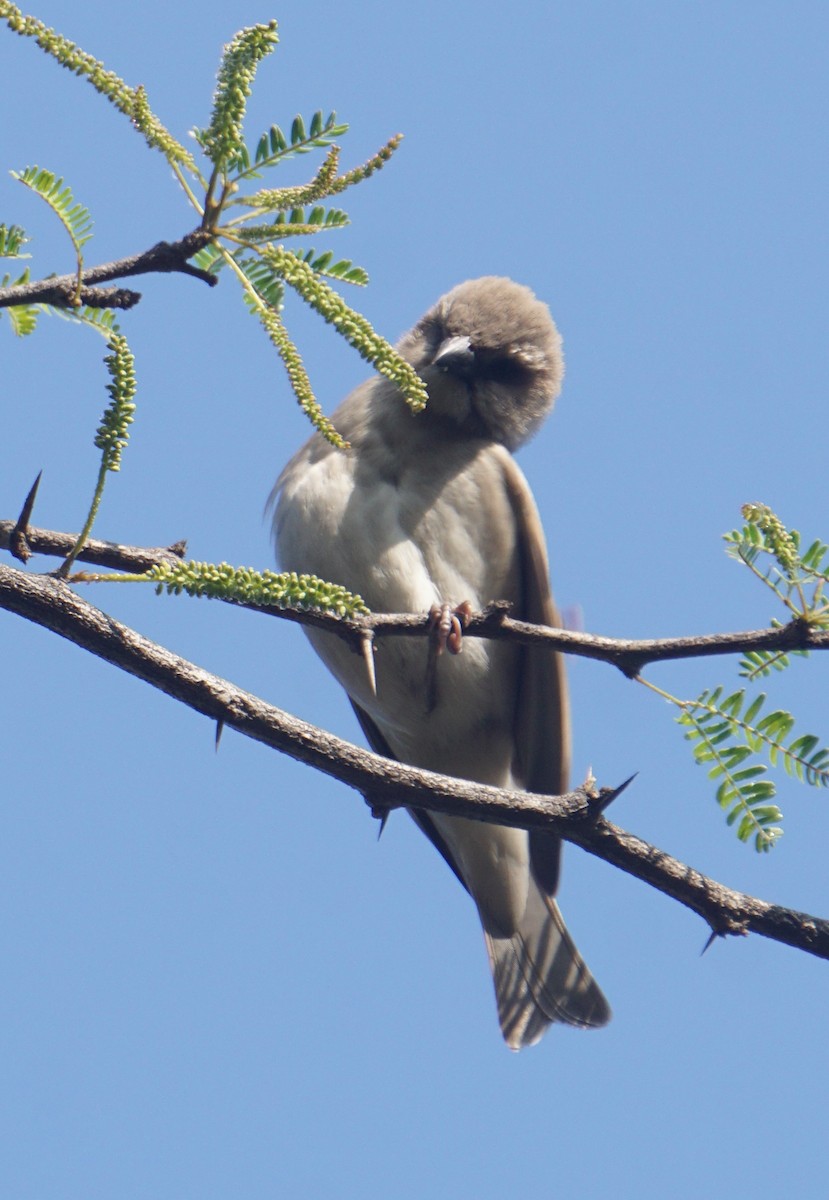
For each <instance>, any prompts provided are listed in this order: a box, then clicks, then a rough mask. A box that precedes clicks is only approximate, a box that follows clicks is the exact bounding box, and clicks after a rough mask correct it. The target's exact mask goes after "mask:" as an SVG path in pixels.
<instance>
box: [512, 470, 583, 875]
mask: <svg viewBox="0 0 829 1200" xmlns="http://www.w3.org/2000/svg"><path fill="white" fill-rule="evenodd" d="M502 464H503V471H504V483H505V485H506V489H507V492H508V494H509V498H510V501H511V503H512V508H513V512H514V513H515V523H516V529H517V544H518V553H519V560H520V566H521V598H522V599H521V603H520V605H519V606H518V607H517V608H516V610H515V612H514V614H513V615H514V616H516V617H517V618H518V619H519V620H522V621H531V622H533V623H534V624H539V625H552V626H559V625H561V618H560V617H559V614H558V611H557V609H556V606H555V603H554V601H553V597H552V593H551V591H550V581H549V567H548V563H547V550H546V547H545V543H544V531H543V529H542V527H541V520H540V518H539V515H538V509H537V508H536V506H535V501H534V500H533V496H532V493H531V491H530V489H529V486H528V484H527V481H526V480H525V478H524V476H523V474H522V473H521V471H520V469H519V468H518V466H517V465H516V463H515V460H514V459H513V458H512V456H511V455H510V454H508V453H506V452H503V454H502ZM514 774H515V776H516V778H517V779H520V780H521V782H522V784H523V785H524V787H525V788H526V789H527V790H528V791H530V792H542V793H545V794H550V795H556V796H557V795H561V794H562V793H563V792H566V791H567V787H568V783H569V775H570V707H569V704H568V700H567V681H566V679H565V675H564V662H563V659H562V657H561V655H560V654H557V653H556V652H555V651H554V650H548V649H547V648H546V647H543V646H527V647H524V648H523V649H522V651H521V658H520V663H519V676H518V704H517V706H516V713H515V763H514ZM560 856H561V841H560V839H559V838H557V837H554V836H552V835H551V834H547V833H540V832H537V831H536V832H533V833H531V834H530V858H531V863H532V870H533V875H534V877H535V879H536V882H537V883H538V884H539V887H540V889H541V891H542V892H544V893H546V894H547V895H548V896H553V895H555V891H556V887H557V884H558V874H559V860H560Z"/></svg>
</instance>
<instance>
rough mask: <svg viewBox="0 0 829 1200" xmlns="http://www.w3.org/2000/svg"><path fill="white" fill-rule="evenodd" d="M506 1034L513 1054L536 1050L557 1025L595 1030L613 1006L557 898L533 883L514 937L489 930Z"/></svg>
mask: <svg viewBox="0 0 829 1200" xmlns="http://www.w3.org/2000/svg"><path fill="white" fill-rule="evenodd" d="M484 937H485V939H486V948H487V952H488V954H489V963H490V966H491V968H492V978H493V981H494V983H495V996H496V999H497V1001H498V1018H499V1020H500V1022H501V1032H502V1033H503V1035H504V1040H505V1041H506V1043H507V1045H508V1046H509V1047H510V1049H511V1050H520V1049H521V1048H522V1047H523V1046H532V1045H533V1044H534V1043H535V1042H537V1041H538V1040H539V1038H540V1037H541V1036H542V1034H543V1033H544V1030H545V1029H546V1028H547V1026H548V1025H550V1024H552V1022H553V1021H563V1022H564V1023H565V1024H567V1025H579V1026H581V1027H582V1028H596V1027H598V1026H600V1025H605V1024H607V1022H608V1021H609V1020H610V1006H609V1004H608V1003H607V1000H605V998H604V995H603V994H602V991H601V989H600V987H599V985H598V984H597V983H596V981H595V979H594V978H593V976H592V975H591V974H590V971H589V970H588V968H587V965H586V963H585V962H584V959H583V958H582V956H581V955H580V954H579V952H578V950H577V949H576V947H575V944H574V942H573V939H572V938H571V937H570V934H569V933H568V932H567V928H566V926H565V924H564V920H563V918H562V915H561V912H560V911H559V907H558V905H557V904H556V902H555V900H553V899H552V898H551V897H549V896H546V895H544V894H543V893H542V892H541V891H540V889H539V888H538V887H537V885H536V884H535V883H534V881H532V880H531V881H530V892H529V896H528V898H527V908H526V911H525V913H524V916H523V917H522V919H521V924H520V925H519V927H518V929H517V930H516V931H515V933H514V934H513V935H512V937H508V938H507V937H503V938H501V937H494V936H493V935H492V934H490V933H487V932H486V931H485V932H484Z"/></svg>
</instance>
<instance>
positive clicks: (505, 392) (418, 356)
mask: <svg viewBox="0 0 829 1200" xmlns="http://www.w3.org/2000/svg"><path fill="white" fill-rule="evenodd" d="M397 348H398V350H399V351H400V353H401V354H402V356H403V357H404V358H405V359H407V360H408V362H410V363H411V364H412V366H413V367H414V368H415V369H416V370H417V372H418V374H419V375H421V377H422V378H423V380H424V382H425V383H426V385H427V387H428V390H429V406H428V408H427V413H428V412H429V411H431V412H432V414H433V416H436V417H438V418H440V419H443V420H450V421H452V422H454V423H456V424H457V425H458V426H459V427H460V428H461V429H462V430H463V431H464V432H468V433H472V434H473V435H476V436H481V437H489V438H492V439H493V440H494V441H497V442H502V443H503V444H504V445H505V446H507V447H508V448H509V449H510V450H513V449H515V447H516V446H520V445H521V443H522V442H525V441H526V440H527V439H528V438H529V437H531V436H532V434H533V433H535V431H536V429H537V428H538V426H539V425H540V424H541V422H542V420H543V419H544V417H545V416H546V415H547V413H548V412H549V411H550V409H551V408H552V406H553V403H554V401H555V398H556V396H557V395H558V393H559V391H560V389H561V380H562V376H563V374H564V359H563V357H562V352H561V338H560V336H559V333H558V330H557V329H556V327H555V325H554V324H553V320H552V318H551V316H550V313H549V310H548V309H547V306H546V305H545V304H542V302H541V301H540V300H537V299H536V297H535V296H534V295H533V293H532V292H531V291H530V289H529V288H527V287H523V286H522V285H521V284H518V283H513V281H512V280H511V279H504V278H501V277H499V276H495V275H487V276H484V277H483V278H481V279H470V280H468V281H467V282H466V283H461V284H459V285H458V286H457V287H456V288H453V289H452V291H451V292H447V294H446V295H445V296H443V297H441V299H440V300H438V302H437V304H435V305H434V307H433V308H431V309H430V310H429V312H427V313H426V315H425V316H424V317H422V318H421V320H420V321H418V323H417V325H416V326H415V327H414V329H412V330H411V331H410V332H409V333H407V334H406V335H405V337H403V338H402V339H401V341H400V342H399V344H398V347H397ZM427 419H428V418H427Z"/></svg>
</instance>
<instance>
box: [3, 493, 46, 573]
mask: <svg viewBox="0 0 829 1200" xmlns="http://www.w3.org/2000/svg"><path fill="white" fill-rule="evenodd" d="M42 475H43V472H42V471H38V473H37V479H36V480H35V481H34V483H33V484H32V486H31V487H30V488H29V494H28V496H27V497H26V499H25V500H24V501H23V507H22V508H21V510H20V516H19V517H18V518H17V524H16V525H15V527H14V529H13V530H12V531H11V534H10V535H9V550H10V551H11V553H12V555H13V556H14V557H15V558H16V559H17V560H18V562H22V563H27V562H28V561H29V559H30V558H31V557H32V552H31V550H30V549H29V543H28V542H27V540H26V534H27V532H28V529H29V521H30V520H31V516H32V509H33V508H34V506H35V499H36V497H37V489H38V488H39V487H40V480H41V476H42Z"/></svg>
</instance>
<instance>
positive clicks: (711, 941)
mask: <svg viewBox="0 0 829 1200" xmlns="http://www.w3.org/2000/svg"><path fill="white" fill-rule="evenodd" d="M718 937H722V934H721V933H718V932H717V930H716V929H712V930H711V932H710V933H709V935H708V938H707V940H706V942H705V945H704V946H703V948H702V949H701V950H700V952H699V956H700V958H702V956H703V954H704V953H705V951H706V950H710V949H711V947H712V946H713V945H714V942H716V940H717V938H718Z"/></svg>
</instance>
